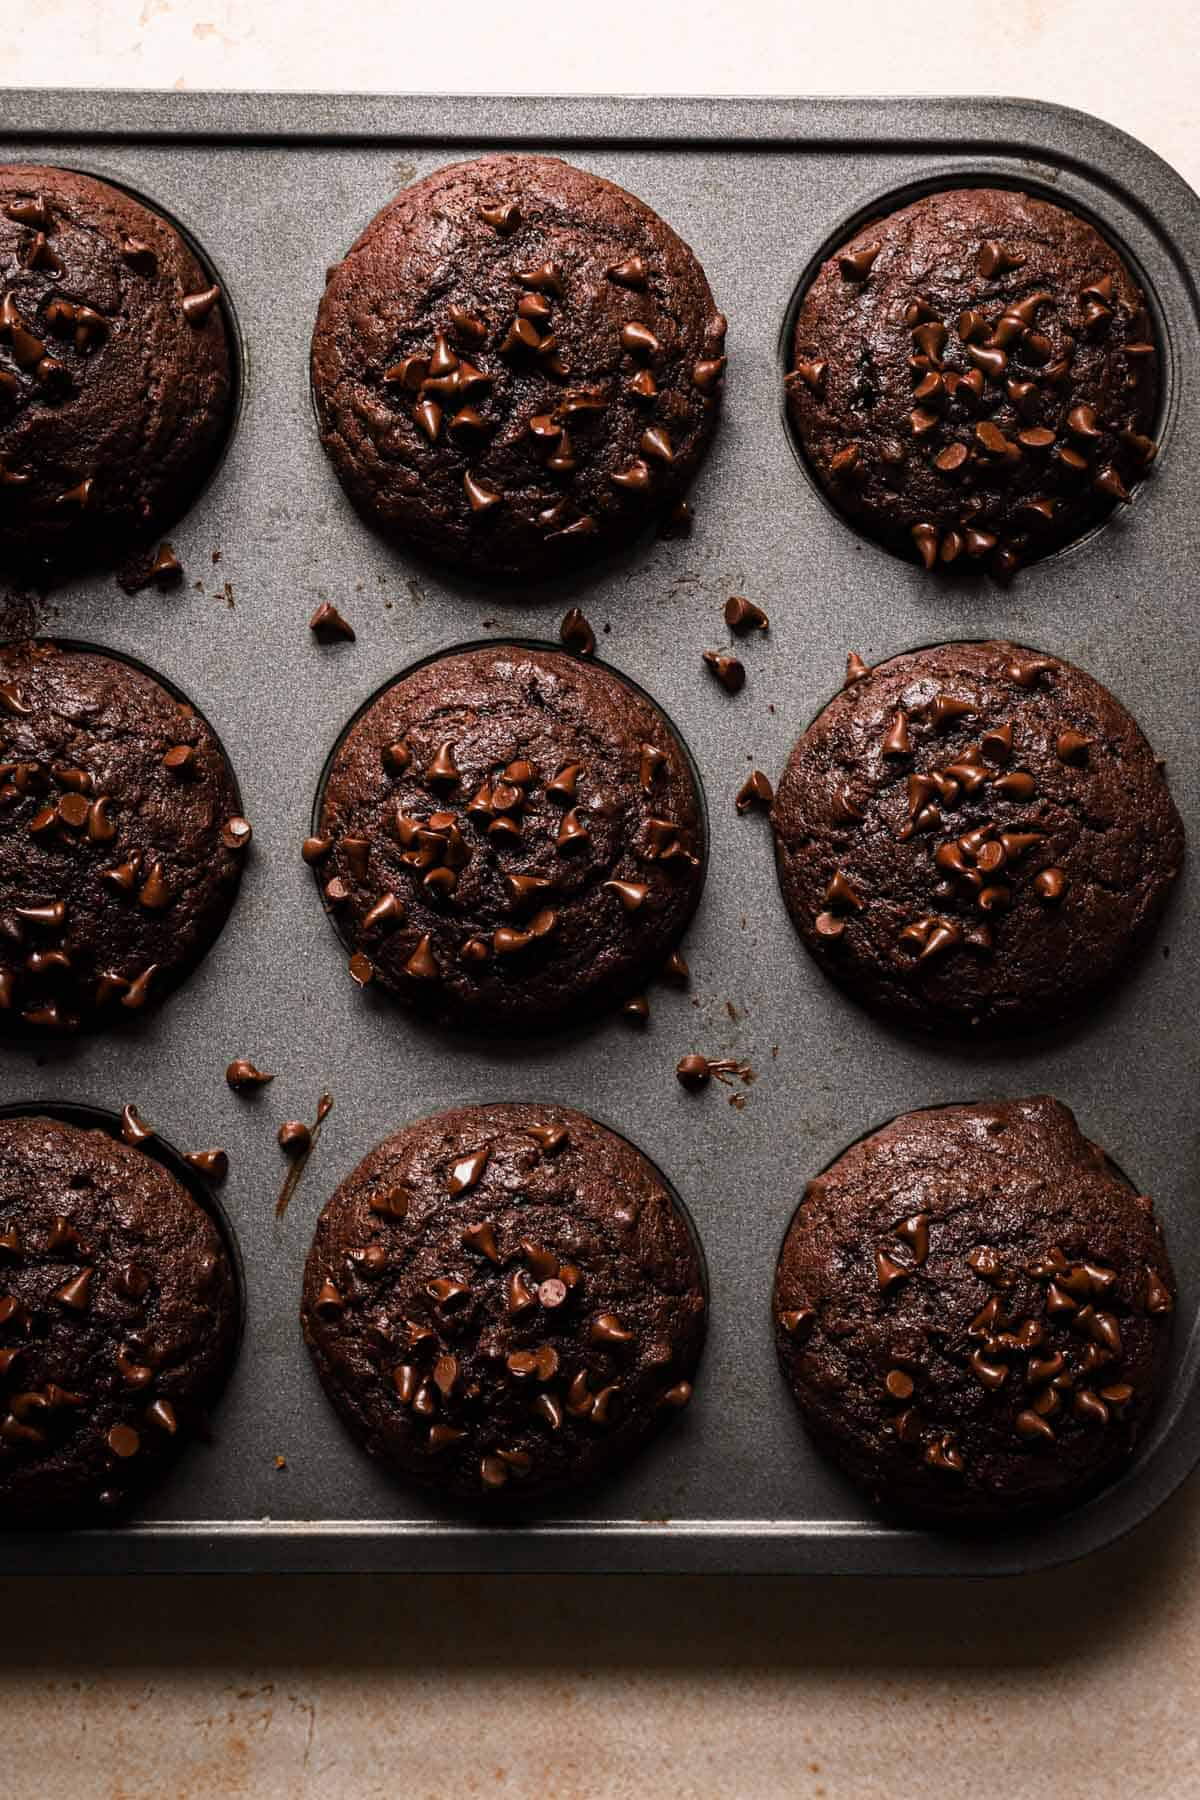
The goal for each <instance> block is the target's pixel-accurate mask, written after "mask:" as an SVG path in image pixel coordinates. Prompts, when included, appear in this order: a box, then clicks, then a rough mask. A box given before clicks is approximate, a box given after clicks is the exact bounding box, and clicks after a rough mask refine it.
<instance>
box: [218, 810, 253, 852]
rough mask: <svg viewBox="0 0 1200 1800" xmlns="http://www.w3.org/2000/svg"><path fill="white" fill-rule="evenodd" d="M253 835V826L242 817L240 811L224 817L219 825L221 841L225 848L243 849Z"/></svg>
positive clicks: (246, 846) (247, 845)
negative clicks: (229, 816)
mask: <svg viewBox="0 0 1200 1800" xmlns="http://www.w3.org/2000/svg"><path fill="white" fill-rule="evenodd" d="M253 836H254V828H253V826H252V825H251V823H250V821H249V819H243V818H242V816H241V814H240V813H235V814H234V815H233V817H232V818H229V819H226V821H225V823H224V825H222V827H221V842H222V843H223V844H224V846H225V848H226V849H227V850H245V849H247V848H248V847H249V844H250V840H251V838H252V837H253Z"/></svg>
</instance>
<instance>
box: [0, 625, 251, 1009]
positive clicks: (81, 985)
mask: <svg viewBox="0 0 1200 1800" xmlns="http://www.w3.org/2000/svg"><path fill="white" fill-rule="evenodd" d="M249 841H250V826H249V824H248V823H247V821H246V820H245V819H244V818H242V816H241V812H240V806H239V801H238V791H237V784H236V782H235V780H234V776H233V771H232V769H231V768H230V766H229V764H228V762H227V761H226V759H225V753H224V751H223V750H222V749H221V746H220V744H219V743H218V742H217V739H216V738H215V736H214V735H213V733H212V731H211V730H210V729H209V727H208V725H206V724H205V722H204V720H203V719H201V718H200V717H198V715H197V714H196V713H195V712H193V710H192V708H191V707H190V706H188V705H187V703H186V702H185V701H183V700H180V699H178V698H176V696H175V695H173V694H171V693H168V691H167V690H166V688H164V687H162V686H161V685H160V684H159V682H157V681H156V680H155V679H154V677H153V676H152V675H150V674H149V673H148V672H147V671H146V670H144V669H139V668H136V667H135V666H134V665H133V664H131V663H127V662H123V661H118V660H117V659H116V658H115V657H111V656H106V655H104V654H103V653H102V652H100V651H97V650H88V649H82V648H74V647H71V646H68V645H59V644H53V643H48V642H45V641H38V642H31V643H24V644H7V645H0V1033H3V1034H8V1035H13V1034H17V1035H23V1034H25V1033H29V1032H34V1033H46V1032H49V1033H61V1032H72V1031H76V1030H78V1029H79V1028H80V1026H94V1025H99V1024H102V1023H105V1022H106V1021H111V1020H115V1019H118V1018H120V1017H122V1016H123V1015H127V1014H129V1013H136V1012H140V1011H141V1009H142V1008H143V1007H145V1006H152V1005H155V1004H156V1003H157V1002H158V1001H159V1000H160V999H161V998H162V997H163V995H164V994H165V993H166V992H167V991H168V990H169V989H170V988H171V987H173V986H174V985H175V984H176V983H177V982H179V981H180V980H182V978H183V976H184V975H186V974H187V973H188V971H189V970H190V969H191V968H192V967H193V966H194V965H195V964H196V963H197V962H198V961H199V959H200V958H201V956H203V954H204V952H205V951H206V950H207V949H208V948H209V946H210V945H211V944H212V942H213V940H214V939H215V938H216V936H217V934H218V932H219V931H220V929H221V927H222V925H223V924H224V923H225V919H226V915H227V914H228V912H229V909H230V907H231V906H232V904H233V900H234V896H235V894H236V892H237V886H238V882H239V880H240V878H241V870H242V860H243V857H244V854H245V849H246V846H247V844H248V843H249Z"/></svg>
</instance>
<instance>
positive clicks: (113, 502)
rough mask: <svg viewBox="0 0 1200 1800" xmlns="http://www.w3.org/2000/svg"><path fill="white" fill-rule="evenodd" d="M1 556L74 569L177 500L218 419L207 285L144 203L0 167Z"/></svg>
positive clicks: (216, 317)
mask: <svg viewBox="0 0 1200 1800" xmlns="http://www.w3.org/2000/svg"><path fill="white" fill-rule="evenodd" d="M0 269H2V271H3V276H2V279H3V292H2V294H0V558H2V559H3V560H5V561H6V562H9V563H10V564H11V563H20V562H22V561H28V560H32V559H39V560H40V559H43V558H48V559H50V560H51V561H62V562H76V561H80V560H88V559H91V558H95V557H101V558H103V557H110V556H113V555H115V554H117V553H118V551H120V550H121V549H122V548H123V547H124V546H125V545H126V544H127V543H128V542H129V541H130V540H135V539H143V538H148V537H149V536H150V535H151V534H152V533H154V532H155V531H157V530H159V529H161V527H162V526H164V525H166V524H167V523H169V521H170V520H171V519H172V518H174V517H176V516H177V515H178V514H179V513H180V512H182V511H183V509H184V508H185V507H186V506H187V504H188V503H189V501H190V500H191V499H192V497H193V495H194V494H195V492H196V489H197V487H198V486H199V484H200V483H201V481H202V480H203V479H204V477H205V476H206V475H207V474H208V472H209V470H210V469H211V467H212V464H213V462H214V460H215V458H216V455H217V451H218V448H219V445H220V442H221V439H222V437H223V435H224V432H225V429H226V426H227V424H228V420H229V413H230V352H229V340H228V337H227V334H226V327H225V320H224V317H223V315H222V308H221V304H220V292H219V289H218V288H217V287H216V286H214V284H213V283H212V281H211V280H210V278H209V276H208V274H207V273H206V271H205V270H204V269H202V268H201V266H200V264H199V263H198V262H197V260H196V258H195V256H194V255H193V254H192V252H191V250H190V249H189V248H188V247H187V245H186V244H185V243H184V242H183V240H182V239H181V238H180V236H179V233H178V232H177V231H176V230H175V229H174V227H173V226H171V225H169V224H168V223H167V221H166V220H165V219H161V218H159V216H158V214H157V213H154V212H151V211H150V209H149V207H147V206H144V205H143V204H142V202H141V201H140V200H135V199H134V198H133V196H132V195H131V194H127V193H124V192H122V191H121V190H120V189H119V188H114V187H109V185H108V184H107V182H103V181H94V180H92V178H91V177H90V176H88V175H77V174H74V173H73V172H72V171H71V170H68V169H51V168H42V167H38V166H26V165H24V164H7V165H3V166H0Z"/></svg>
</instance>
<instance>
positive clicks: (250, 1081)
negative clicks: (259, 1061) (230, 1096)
mask: <svg viewBox="0 0 1200 1800" xmlns="http://www.w3.org/2000/svg"><path fill="white" fill-rule="evenodd" d="M225 1079H226V1081H227V1082H228V1083H229V1085H230V1087H231V1088H232V1089H233V1091H234V1093H235V1094H242V1093H245V1092H246V1090H247V1089H248V1088H256V1087H261V1086H262V1085H263V1083H264V1082H267V1081H274V1079H275V1077H274V1075H266V1074H264V1073H263V1071H262V1070H261V1069H256V1068H255V1066H254V1064H253V1063H252V1062H251V1061H250V1060H249V1058H248V1057H245V1056H239V1057H236V1058H235V1059H234V1061H233V1062H231V1063H230V1065H229V1067H228V1068H227V1069H226V1071H225Z"/></svg>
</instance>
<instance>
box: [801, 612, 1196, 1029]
mask: <svg viewBox="0 0 1200 1800" xmlns="http://www.w3.org/2000/svg"><path fill="white" fill-rule="evenodd" d="M771 817H772V823H773V825H774V829H775V841H776V858H777V867H778V873H779V882H780V886H781V888H782V890H783V897H784V900H785V901H786V903H787V907H788V911H789V912H790V913H791V915H792V919H793V921H794V922H795V925H796V928H797V930H798V931H799V932H800V935H801V937H802V938H803V939H804V942H805V943H806V945H807V946H808V948H809V949H810V950H811V952H812V954H813V955H814V956H815V957H816V959H817V961H818V962H819V963H820V965H821V967H822V968H823V969H824V970H825V972H826V974H828V975H831V976H832V977H833V979H834V980H835V981H837V982H839V983H840V984H841V985H842V986H843V987H845V988H846V989H848V991H849V992H850V993H852V994H853V995H854V996H855V997H856V998H857V999H859V1000H862V1001H863V1002H865V1004H866V1005H868V1006H870V1007H872V1008H874V1009H875V1010H877V1011H879V1012H882V1013H884V1014H886V1015H887V1016H889V1017H890V1018H892V1019H894V1020H896V1021H898V1022H899V1023H901V1024H905V1025H909V1026H914V1027H917V1028H920V1029H923V1030H929V1031H952V1032H967V1033H976V1034H979V1035H981V1036H982V1035H992V1034H1002V1033H1006V1032H1015V1031H1028V1030H1031V1029H1034V1028H1036V1027H1045V1026H1051V1025H1055V1024H1057V1023H1059V1022H1060V1021H1062V1020H1064V1019H1066V1018H1069V1017H1070V1016H1071V1015H1072V1014H1074V1013H1076V1012H1078V1011H1079V1010H1080V1009H1081V1008H1082V1007H1083V1006H1085V1005H1086V1004H1087V1003H1088V1002H1090V1001H1093V1000H1095V999H1097V998H1098V997H1099V996H1100V995H1102V994H1103V993H1105V992H1106V991H1107V990H1108V989H1110V988H1111V987H1112V986H1113V985H1114V983H1115V982H1116V980H1117V978H1118V977H1119V976H1120V975H1122V974H1123V973H1124V972H1125V969H1126V966H1127V964H1128V963H1129V962H1130V960H1131V956H1132V953H1133V951H1134V950H1135V949H1136V948H1137V947H1138V946H1139V945H1141V944H1142V943H1143V942H1144V941H1145V940H1146V938H1147V937H1148V936H1149V934H1150V933H1151V931H1152V930H1153V927H1154V925H1155V923H1156V921H1157V919H1158V916H1159V914H1160V912H1161V910H1162V907H1163V905H1164V902H1165V900H1166V896H1167V893H1168V891H1169V889H1170V887H1171V884H1172V882H1173V881H1174V880H1175V877H1176V876H1177V874H1178V873H1179V868H1180V864H1181V862H1182V858H1183V848H1184V844H1183V825H1182V822H1181V820H1180V818H1179V814H1178V812H1177V811H1176V809H1175V805H1174V802H1173V801H1172V799H1171V796H1170V793H1169V792H1168V789H1167V784H1166V780H1165V778H1164V776H1163V772H1162V770H1161V768H1160V766H1159V764H1158V762H1157V760H1156V758H1155V756H1154V753H1153V751H1152V750H1151V748H1150V746H1149V744H1148V743H1147V742H1146V740H1145V738H1144V737H1143V736H1142V733H1141V731H1140V730H1139V729H1138V726H1137V725H1136V724H1135V722H1134V720H1133V719H1131V718H1130V716H1129V714H1128V713H1127V712H1126V711H1125V709H1124V708H1123V707H1122V706H1121V705H1120V703H1119V702H1118V701H1117V700H1115V699H1114V698H1113V696H1112V695H1111V694H1110V693H1109V692H1108V691H1107V689H1105V688H1103V687H1101V685H1100V683H1099V682H1098V681H1094V680H1093V679H1092V677H1091V676H1090V675H1085V674H1084V673H1083V672H1082V671H1081V670H1079V669H1076V668H1074V667H1072V665H1071V664H1070V663H1065V662H1060V661H1059V660H1058V659H1057V658H1055V657H1052V656H1043V655H1040V654H1039V653H1037V652H1036V651H1032V650H1028V649H1025V648H1023V647H1022V646H1020V645H1017V644H1010V643H996V642H993V643H974V644H972V643H963V644H942V645H939V646H938V647H936V648H934V649H928V650H916V651H913V652H911V653H909V654H906V655H903V656H894V657H892V658H891V659H890V660H889V661H888V662H884V663H881V664H880V665H879V666H878V668H875V669H868V668H867V667H866V665H865V664H864V663H862V662H861V661H860V660H859V658H858V657H856V656H851V657H850V659H849V664H848V672H847V678H846V685H845V686H844V687H843V689H842V691H841V692H840V693H839V694H838V695H837V696H836V697H835V698H834V699H833V700H831V701H830V703H829V705H828V706H827V707H826V708H825V709H824V711H823V712H822V713H821V714H820V715H819V716H818V717H817V719H816V720H815V721H814V722H813V724H812V725H810V726H809V728H808V730H807V731H806V732H805V733H804V736H803V737H802V738H801V739H800V741H799V743H798V744H797V745H796V747H795V749H794V750H793V751H792V754H791V758H790V759H789V762H788V765H787V768H786V770H785V771H784V775H783V779H782V780H781V782H780V784H779V788H778V792H777V794H776V797H775V804H774V808H773V810H772V815H771Z"/></svg>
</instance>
